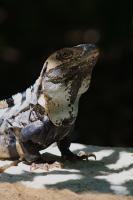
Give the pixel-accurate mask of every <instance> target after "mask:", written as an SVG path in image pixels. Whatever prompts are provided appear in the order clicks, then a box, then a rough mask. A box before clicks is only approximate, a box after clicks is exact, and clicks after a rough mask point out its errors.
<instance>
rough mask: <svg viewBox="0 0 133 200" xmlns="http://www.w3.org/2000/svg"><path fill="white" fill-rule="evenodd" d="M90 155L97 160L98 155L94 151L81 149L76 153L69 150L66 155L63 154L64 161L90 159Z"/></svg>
mask: <svg viewBox="0 0 133 200" xmlns="http://www.w3.org/2000/svg"><path fill="white" fill-rule="evenodd" d="M89 157H93V158H94V159H95V160H96V155H95V154H93V153H86V152H84V151H80V152H79V153H78V154H74V153H72V152H71V151H68V152H67V153H66V154H65V155H63V156H62V159H63V161H65V160H70V161H71V160H74V161H78V160H89Z"/></svg>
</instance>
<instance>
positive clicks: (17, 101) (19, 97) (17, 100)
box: [12, 93, 22, 106]
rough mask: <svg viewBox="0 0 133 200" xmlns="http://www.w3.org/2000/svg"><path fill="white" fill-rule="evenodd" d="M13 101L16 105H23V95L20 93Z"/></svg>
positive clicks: (14, 96)
mask: <svg viewBox="0 0 133 200" xmlns="http://www.w3.org/2000/svg"><path fill="white" fill-rule="evenodd" d="M12 98H13V100H14V105H15V106H16V105H20V104H21V101H22V94H21V93H18V94H16V95H13V96H12Z"/></svg>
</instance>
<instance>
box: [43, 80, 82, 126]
mask: <svg viewBox="0 0 133 200" xmlns="http://www.w3.org/2000/svg"><path fill="white" fill-rule="evenodd" d="M48 84H49V85H48V95H49V97H50V98H51V100H50V101H48V102H46V107H47V106H48V116H49V117H50V119H51V121H52V122H53V123H54V124H56V125H60V124H61V123H62V121H63V120H64V119H70V118H71V117H72V116H73V117H74V118H76V116H77V114H78V101H79V97H80V96H77V98H76V100H75V102H74V104H73V105H71V106H69V104H70V90H71V82H69V84H68V86H67V89H66V86H65V85H62V84H54V83H48ZM45 86H46V87H47V83H46V85H45Z"/></svg>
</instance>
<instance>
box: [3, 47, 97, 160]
mask: <svg viewBox="0 0 133 200" xmlns="http://www.w3.org/2000/svg"><path fill="white" fill-rule="evenodd" d="M98 54H99V53H98V50H97V49H96V47H95V46H94V45H89V44H85V45H78V46H75V47H72V48H64V49H62V50H59V51H57V52H55V53H54V54H52V55H51V56H50V57H49V58H48V59H47V60H46V62H45V63H44V67H43V69H42V72H41V74H40V76H39V78H38V79H37V81H36V82H35V84H34V85H33V86H32V87H30V88H28V89H27V90H26V92H24V93H22V94H21V93H19V94H17V95H15V96H13V97H12V98H10V99H8V100H4V101H1V102H0V159H7V158H9V159H16V158H19V157H21V158H22V159H25V160H27V161H28V162H33V161H35V160H37V159H38V158H39V156H40V154H39V150H42V149H45V148H47V147H48V146H49V145H50V144H52V143H54V142H57V145H58V147H59V149H60V151H61V154H62V155H63V156H72V155H73V154H72V153H71V152H70V150H69V146H70V135H71V132H72V130H73V127H74V123H75V120H76V117H77V113H78V102H79V98H80V96H81V95H82V94H83V93H84V92H85V91H86V90H87V89H88V88H89V84H90V79H91V72H92V69H93V66H94V65H95V63H96V61H97V57H98Z"/></svg>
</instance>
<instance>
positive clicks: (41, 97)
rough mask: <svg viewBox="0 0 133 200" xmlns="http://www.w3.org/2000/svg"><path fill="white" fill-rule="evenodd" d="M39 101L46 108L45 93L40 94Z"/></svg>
mask: <svg viewBox="0 0 133 200" xmlns="http://www.w3.org/2000/svg"><path fill="white" fill-rule="evenodd" d="M38 103H39V104H40V105H41V106H42V107H44V108H45V104H46V102H45V98H44V95H43V94H41V95H40V96H39V99H38Z"/></svg>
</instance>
